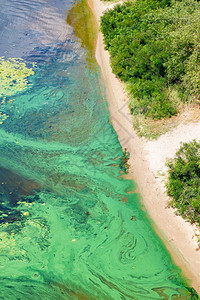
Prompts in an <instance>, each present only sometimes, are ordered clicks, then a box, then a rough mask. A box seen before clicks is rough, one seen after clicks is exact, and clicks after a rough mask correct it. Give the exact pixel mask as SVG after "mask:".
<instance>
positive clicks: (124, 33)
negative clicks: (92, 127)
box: [101, 0, 200, 119]
mask: <svg viewBox="0 0 200 300" xmlns="http://www.w3.org/2000/svg"><path fill="white" fill-rule="evenodd" d="M199 15H200V3H199V2H197V1H195V0H183V1H174V0H172V1H166V0H163V1H156V0H149V1H147V0H137V1H135V2H134V3H131V2H126V3H124V4H123V5H116V6H115V8H114V9H113V10H109V11H107V12H106V13H105V14H104V16H103V17H102V18H101V30H102V32H103V35H104V41H105V47H106V49H108V50H109V51H110V54H111V65H112V68H113V72H114V73H115V74H116V75H117V76H118V77H119V78H120V79H122V80H123V81H124V82H126V83H128V86H129V91H130V93H131V95H133V98H134V99H137V100H134V101H132V102H131V103H130V107H131V111H132V113H136V114H138V113H141V114H144V115H145V116H150V117H152V118H154V119H161V118H164V117H170V116H172V115H174V114H176V113H177V107H176V103H174V102H173V101H172V100H171V99H170V96H169V90H170V88H171V86H174V85H178V86H179V89H180V90H183V91H185V92H187V93H188V94H190V95H191V96H192V97H193V98H195V99H199V98H200V48H199V40H200V30H199V28H200V18H199Z"/></svg>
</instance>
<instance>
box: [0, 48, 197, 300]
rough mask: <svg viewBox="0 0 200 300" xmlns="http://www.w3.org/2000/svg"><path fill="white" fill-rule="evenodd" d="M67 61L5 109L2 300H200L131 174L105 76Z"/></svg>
mask: <svg viewBox="0 0 200 300" xmlns="http://www.w3.org/2000/svg"><path fill="white" fill-rule="evenodd" d="M76 47H77V45H76ZM57 56H58V59H57V60H54V59H52V60H49V59H47V60H46V62H45V64H41V65H39V64H38V66H37V67H35V68H34V71H35V74H34V75H33V76H32V77H31V79H30V84H31V85H30V87H29V89H27V90H26V91H24V92H21V93H18V94H16V95H14V96H9V97H7V98H6V99H5V103H4V106H3V109H4V110H3V113H7V114H9V118H7V119H6V120H5V121H4V123H3V124H2V125H1V127H0V163H1V165H0V166H1V168H0V177H1V191H0V197H1V198H0V199H1V205H0V209H1V212H2V217H1V232H0V251H1V258H0V261H1V272H0V286H1V289H0V299H6V300H7V299H8V300H11V299H12V300H13V299H22V300H24V299H25V300H26V299H50V300H51V299H52V300H53V299H73V300H74V299H89V300H93V299H96V300H104V299H105V300H109V299H114V300H118V299H136V300H143V299H147V300H148V299H197V296H195V292H194V291H193V290H192V289H190V288H188V286H187V284H186V283H185V282H184V280H183V279H182V278H181V276H180V270H179V269H178V268H177V267H176V266H175V265H174V264H173V263H172V261H171V259H170V256H169V254H168V253H167V251H166V249H165V247H164V245H163V244H162V242H161V241H160V239H159V238H158V237H157V235H156V234H155V233H154V231H153V229H152V227H151V225H150V222H149V220H148V219H147V217H146V215H145V213H144V212H143V211H142V209H141V206H140V203H139V199H138V197H137V195H136V194H134V193H130V191H132V190H133V189H134V186H133V183H132V182H131V181H129V180H124V179H123V178H122V177H121V175H122V171H121V169H120V167H119V165H120V162H121V157H122V150H121V147H120V144H119V142H118V138H117V135H116V133H115V132H114V130H113V128H112V126H111V124H110V123H109V114H108V108H107V105H106V101H105V95H104V89H103V84H102V82H101V80H100V78H99V73H98V72H97V71H94V70H93V71H92V70H89V69H88V68H87V66H86V64H85V59H84V57H83V58H82V59H80V57H78V58H77V56H75V57H74V58H73V57H72V58H73V59H72V58H71V57H70V59H68V60H66V59H65V49H60V51H59V52H58V53H57ZM12 100H13V102H12V105H10V101H12ZM11 106H12V107H11ZM133 142H134V141H133ZM133 216H134V218H132V217H133Z"/></svg>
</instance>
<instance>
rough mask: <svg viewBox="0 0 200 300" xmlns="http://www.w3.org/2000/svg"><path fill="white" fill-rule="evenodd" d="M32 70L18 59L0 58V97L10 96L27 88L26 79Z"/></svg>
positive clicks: (32, 72)
mask: <svg viewBox="0 0 200 300" xmlns="http://www.w3.org/2000/svg"><path fill="white" fill-rule="evenodd" d="M33 74H34V71H33V69H32V68H28V67H27V65H26V64H25V63H24V62H23V60H22V59H20V58H8V59H5V58H4V57H3V56H2V57H0V97H3V96H12V95H14V94H16V93H17V92H21V91H23V90H24V89H26V88H27V87H28V86H29V83H28V79H27V78H28V77H29V76H30V75H33Z"/></svg>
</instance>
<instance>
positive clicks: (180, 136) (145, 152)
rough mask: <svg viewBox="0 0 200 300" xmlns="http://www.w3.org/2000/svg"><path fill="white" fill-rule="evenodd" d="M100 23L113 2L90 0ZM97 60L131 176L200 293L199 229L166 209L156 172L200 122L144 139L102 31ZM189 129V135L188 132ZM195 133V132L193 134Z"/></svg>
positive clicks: (197, 130)
mask: <svg viewBox="0 0 200 300" xmlns="http://www.w3.org/2000/svg"><path fill="white" fill-rule="evenodd" d="M88 4H89V6H90V7H91V9H92V10H93V12H94V14H95V16H96V18H97V20H98V22H99V20H100V16H101V15H102V14H103V12H104V11H105V10H106V9H108V8H112V7H113V5H115V4H113V3H111V4H110V3H103V2H101V1H100V0H88ZM96 59H97V62H98V64H99V66H100V68H101V72H102V77H103V79H104V81H105V84H106V93H107V98H108V102H109V110H110V114H111V117H110V118H111V122H112V124H113V127H114V129H115V131H116V133H117V134H118V137H119V142H120V143H121V145H122V147H123V148H127V149H128V151H129V152H130V165H131V168H130V174H129V175H130V177H131V178H132V179H133V180H134V182H135V183H136V184H137V192H138V193H139V194H140V196H141V199H142V203H143V204H144V206H145V208H146V211H147V213H148V214H149V216H150V218H151V220H152V224H153V226H154V228H155V230H156V232H157V233H158V234H159V235H160V237H161V238H162V240H163V241H164V243H165V245H166V247H167V249H168V251H169V252H170V254H171V256H172V258H173V260H174V261H175V263H176V264H177V265H178V266H180V267H181V269H182V270H183V273H184V274H185V276H186V277H187V278H189V280H190V284H191V285H192V286H193V287H194V288H195V289H196V291H197V292H198V293H200V251H198V250H196V249H197V247H198V244H197V238H196V236H195V234H197V233H198V229H197V228H196V227H195V226H192V225H191V224H189V223H188V222H185V221H184V220H183V219H182V218H181V217H179V216H176V215H175V214H174V209H172V208H166V205H167V202H168V197H167V195H166V192H165V188H164V183H163V182H162V177H160V176H158V174H157V171H161V172H163V171H165V160H166V158H167V157H173V155H174V154H175V151H176V149H177V148H178V147H179V145H180V142H181V141H182V140H183V141H184V142H185V141H187V142H188V141H190V140H192V139H194V138H196V139H200V123H190V124H188V125H184V126H183V125H180V126H179V127H177V128H176V129H174V130H172V131H171V132H168V133H167V134H165V135H163V136H161V137H160V138H159V139H158V140H157V141H148V142H146V141H144V140H143V139H141V138H139V137H138V136H137V135H136V133H135V132H134V130H133V127H132V118H131V115H130V113H129V108H128V105H127V103H128V100H127V96H126V94H125V92H124V90H123V86H122V84H121V82H120V81H119V80H118V79H117V78H116V77H115V75H114V74H113V73H112V69H111V67H110V62H109V53H108V51H105V50H104V46H103V38H102V34H101V33H99V35H98V40H97V48H96ZM186 132H187V135H186ZM191 132H192V134H191Z"/></svg>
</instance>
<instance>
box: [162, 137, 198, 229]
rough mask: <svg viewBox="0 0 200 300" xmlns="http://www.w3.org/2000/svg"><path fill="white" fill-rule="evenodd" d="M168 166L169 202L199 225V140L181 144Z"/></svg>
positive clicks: (167, 186)
mask: <svg viewBox="0 0 200 300" xmlns="http://www.w3.org/2000/svg"><path fill="white" fill-rule="evenodd" d="M168 168H169V169H168V183H167V185H166V188H167V194H168V195H169V196H171V197H172V200H171V202H170V204H171V205H172V206H173V207H175V208H177V209H178V211H179V213H180V214H181V215H182V216H183V217H184V218H186V219H188V220H189V221H190V222H191V223H194V222H197V223H198V224H199V225H200V142H197V141H195V140H193V141H192V142H190V143H184V144H182V146H181V147H180V149H179V150H178V151H177V152H176V155H175V158H174V159H173V160H171V161H169V162H168Z"/></svg>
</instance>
